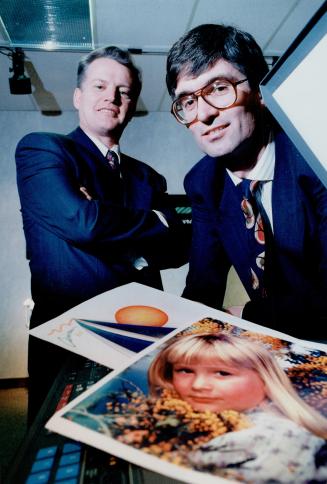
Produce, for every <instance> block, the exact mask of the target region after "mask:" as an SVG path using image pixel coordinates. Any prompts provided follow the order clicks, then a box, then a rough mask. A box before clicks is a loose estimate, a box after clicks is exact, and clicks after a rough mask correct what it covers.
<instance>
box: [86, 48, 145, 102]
mask: <svg viewBox="0 0 327 484" xmlns="http://www.w3.org/2000/svg"><path fill="white" fill-rule="evenodd" d="M102 58H107V59H113V60H115V61H116V62H119V64H121V65H123V66H125V67H127V69H129V71H130V73H131V76H132V79H133V93H134V95H135V99H137V98H138V96H139V94H140V92H141V88H142V77H141V72H140V71H139V69H138V68H137V67H136V66H135V65H134V63H133V61H132V58H131V56H130V54H129V52H127V51H125V50H122V49H120V48H119V47H115V46H113V45H110V46H107V47H100V48H99V49H96V50H93V51H92V52H89V53H88V54H86V55H85V56H84V57H82V59H81V60H80V61H79V63H78V67H77V87H79V88H80V87H81V86H82V84H83V80H84V78H85V74H86V71H87V68H88V66H89V65H90V64H91V63H92V62H93V61H95V60H96V59H102Z"/></svg>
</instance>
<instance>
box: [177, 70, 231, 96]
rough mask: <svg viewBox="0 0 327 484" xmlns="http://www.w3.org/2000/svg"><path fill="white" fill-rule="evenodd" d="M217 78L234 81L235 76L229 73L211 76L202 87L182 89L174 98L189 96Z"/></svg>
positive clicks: (217, 79)
mask: <svg viewBox="0 0 327 484" xmlns="http://www.w3.org/2000/svg"><path fill="white" fill-rule="evenodd" d="M219 80H226V81H232V82H233V81H235V76H231V75H220V76H217V75H215V76H212V77H211V78H210V79H208V81H207V82H206V83H205V84H204V86H202V87H199V88H198V89H195V90H192V91H191V90H188V89H186V90H184V91H182V92H180V93H179V94H178V96H176V99H179V98H181V97H183V96H190V95H191V94H193V93H194V92H196V91H199V90H200V89H204V88H205V87H207V86H208V85H209V84H212V83H213V82H214V81H219Z"/></svg>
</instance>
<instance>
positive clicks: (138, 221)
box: [16, 128, 187, 326]
mask: <svg viewBox="0 0 327 484" xmlns="http://www.w3.org/2000/svg"><path fill="white" fill-rule="evenodd" d="M16 163H17V183H18V190H19V195H20V200H21V210H22V216H23V225H24V232H25V238H26V246H27V257H28V259H29V261H30V270H31V276H32V279H31V286H32V297H33V300H34V302H35V308H34V310H33V314H32V326H33V325H36V324H39V323H42V322H44V321H46V320H48V319H50V318H53V317H55V316H57V315H58V314H61V313H62V312H63V311H66V310H67V309H69V308H71V307H73V306H75V305H76V304H79V303H81V302H82V301H85V300H86V299H89V298H91V297H93V296H95V295H97V294H99V293H102V292H104V291H106V290H109V289H112V288H114V287H116V286H119V285H122V284H125V283H128V282H131V281H137V282H140V283H143V284H147V285H150V286H153V287H156V288H162V285H161V278H160V272H159V269H162V268H166V267H177V266H179V265H181V264H183V263H185V262H186V261H187V255H186V254H187V250H186V244H184V247H183V248H182V247H181V250H180V251H179V250H178V247H177V246H176V238H177V239H178V240H182V238H183V237H181V236H180V230H182V229H181V227H180V226H179V225H178V222H177V221H176V218H175V214H174V212H173V211H171V210H169V209H167V194H166V181H165V179H164V178H163V177H162V176H161V175H159V174H158V173H157V172H156V171H155V170H153V169H152V168H151V167H150V166H148V165H146V164H145V163H142V162H141V161H138V160H135V159H132V158H130V157H128V156H126V155H123V154H122V155H121V173H122V184H123V188H122V190H123V198H124V200H123V202H122V201H117V200H116V199H115V192H117V190H116V188H117V187H116V184H117V181H116V182H114V181H113V180H112V172H111V170H110V168H109V167H108V163H107V161H106V159H105V158H104V157H103V155H102V154H101V152H100V151H99V149H98V148H97V147H96V146H95V145H94V143H93V142H92V141H91V140H90V138H89V137H88V136H86V135H85V133H84V132H83V131H82V130H81V129H80V128H77V129H76V130H75V131H73V132H72V133H70V134H69V135H68V136H64V135H59V134H53V133H31V134H29V135H27V136H25V137H24V138H23V139H22V140H21V141H20V143H19V144H18V146H17V150H16ZM80 187H84V188H86V190H87V192H88V193H89V195H90V196H91V197H92V200H91V201H90V200H87V199H86V197H85V196H84V194H83V193H82V192H81V191H80ZM152 209H157V210H161V211H162V212H163V213H164V214H165V216H166V218H167V220H168V223H169V226H170V229H167V228H166V227H165V226H164V224H163V223H162V222H160V220H159V218H158V216H157V215H156V214H155V213H154V212H153V211H152ZM176 233H177V234H178V235H176ZM172 247H174V249H172ZM140 256H143V257H144V258H145V259H146V260H147V262H148V263H149V267H148V268H145V269H142V270H141V271H138V270H136V269H135V267H134V265H133V262H134V260H135V258H137V257H140Z"/></svg>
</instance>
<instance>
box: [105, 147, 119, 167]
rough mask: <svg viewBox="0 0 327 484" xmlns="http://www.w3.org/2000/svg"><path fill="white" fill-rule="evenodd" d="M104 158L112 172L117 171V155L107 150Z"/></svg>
mask: <svg viewBox="0 0 327 484" xmlns="http://www.w3.org/2000/svg"><path fill="white" fill-rule="evenodd" d="M106 158H107V160H108V165H109V166H110V168H111V169H112V171H119V160H118V155H117V153H115V152H114V151H112V150H108V152H107V154H106Z"/></svg>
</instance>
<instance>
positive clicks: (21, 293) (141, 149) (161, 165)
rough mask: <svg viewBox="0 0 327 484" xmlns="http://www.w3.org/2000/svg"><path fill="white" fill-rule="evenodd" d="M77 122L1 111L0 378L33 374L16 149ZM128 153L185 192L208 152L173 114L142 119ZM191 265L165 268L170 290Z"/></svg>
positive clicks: (135, 123)
mask: <svg viewBox="0 0 327 484" xmlns="http://www.w3.org/2000/svg"><path fill="white" fill-rule="evenodd" d="M76 124H77V117H76V113H75V112H73V111H71V112H65V113H63V114H61V115H60V116H55V117H51V116H43V115H41V114H40V113H38V112H34V111H33V112H30V111H19V112H18V111H17V112H14V111H0V147H1V149H0V153H1V154H0V187H1V192H0V193H1V205H0V240H1V251H0V271H1V275H2V284H1V288H2V298H1V302H0V378H18V377H24V376H26V375H27V369H26V362H27V334H28V333H27V320H28V310H27V308H26V307H25V306H24V301H26V300H28V298H30V290H29V281H30V275H29V268H28V263H27V261H26V259H25V241H24V235H23V229H22V221H21V215H20V212H19V199H18V194H17V189H16V173H15V161H14V153H15V147H16V145H17V142H18V141H19V139H20V138H21V137H22V136H24V135H25V134H27V133H28V132H31V131H53V132H59V133H67V132H69V131H71V130H72V129H74V127H75V126H76ZM121 144H122V149H123V151H125V152H126V153H128V154H130V155H131V156H134V157H136V158H139V159H141V160H143V161H146V162H147V163H149V164H150V165H151V166H153V167H154V168H155V169H156V170H157V171H159V172H160V173H162V174H163V175H164V176H165V177H166V179H167V181H168V189H169V192H170V193H174V194H175V193H177V194H178V193H184V190H183V178H184V175H185V173H186V172H187V171H188V170H189V169H190V168H191V167H192V166H193V164H194V163H195V162H196V161H197V160H198V159H199V158H200V157H201V156H202V154H201V153H200V151H199V150H198V149H197V147H196V146H195V144H194V142H193V140H192V138H191V136H190V133H188V132H187V130H186V129H185V128H184V127H183V126H179V125H177V123H176V122H175V121H174V119H173V118H172V116H171V115H170V114H169V113H150V114H148V115H146V116H140V117H136V118H134V119H133V120H132V122H131V123H130V124H129V125H128V127H127V128H126V131H125V133H124V136H123V139H122V143H121ZM186 270H187V267H186V266H184V267H183V268H181V269H174V270H167V271H163V280H164V285H165V290H167V291H168V292H172V293H174V294H180V291H181V290H182V288H183V284H184V278H185V274H186Z"/></svg>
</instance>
